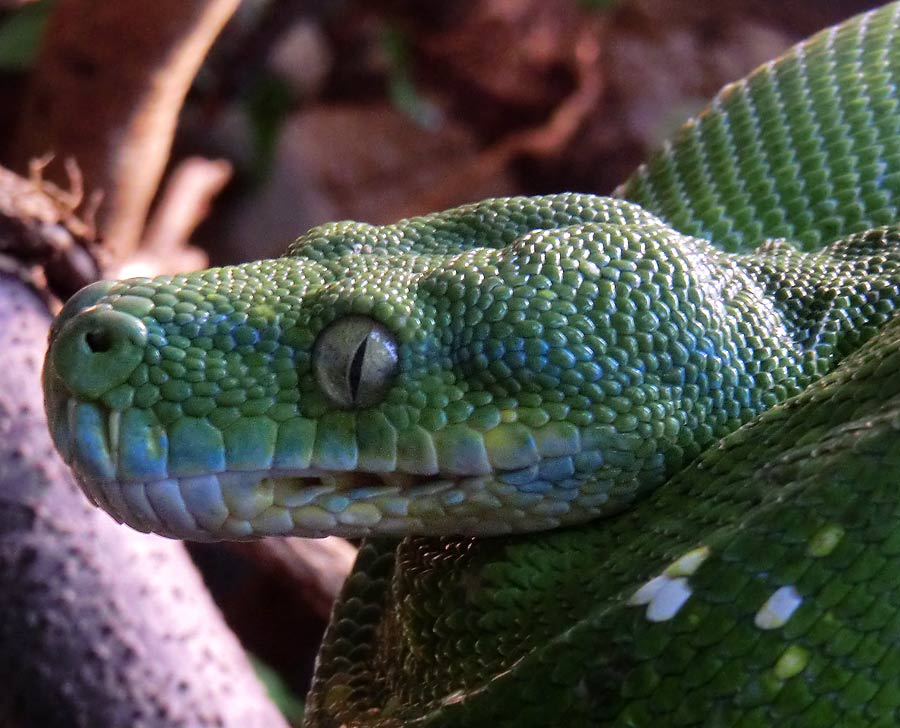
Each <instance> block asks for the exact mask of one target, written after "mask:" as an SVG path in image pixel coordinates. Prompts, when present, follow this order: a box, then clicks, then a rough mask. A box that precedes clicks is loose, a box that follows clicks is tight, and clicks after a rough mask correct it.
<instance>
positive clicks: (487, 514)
mask: <svg viewBox="0 0 900 728" xmlns="http://www.w3.org/2000/svg"><path fill="white" fill-rule="evenodd" d="M45 391H46V392H47V402H46V405H47V412H48V414H49V417H50V423H51V432H52V434H53V439H54V444H55V445H56V447H57V449H58V450H59V451H60V453H62V454H63V456H64V458H65V460H66V462H67V463H68V464H69V465H70V467H72V469H73V472H74V473H75V475H76V478H77V480H78V482H79V484H80V485H81V487H82V489H83V490H84V491H85V493H86V494H87V496H88V497H89V498H90V500H91V501H92V502H93V503H94V504H95V505H97V506H99V507H100V508H102V509H103V510H105V511H107V512H108V513H109V514H110V515H112V516H113V517H114V518H115V519H116V520H117V521H119V522H121V523H125V524H127V525H129V526H131V527H132V528H135V529H137V530H139V531H143V532H154V533H158V534H160V535H164V536H169V537H173V538H186V539H191V540H198V541H208V540H219V539H222V538H228V539H252V538H259V537H264V536H272V535H286V534H292V535H302V536H307V537H320V536H326V535H342V536H346V537H363V536H367V535H372V534H373V533H378V534H396V535H406V534H416V533H441V534H459V533H467V534H473V533H474V534H478V535H499V534H506V533H512V532H519V531H535V530H544V529H549V528H554V527H558V526H559V525H561V524H568V523H578V522H582V521H584V520H587V519H589V518H591V517H593V516H594V515H596V513H598V512H600V511H601V510H602V511H606V510H608V500H609V494H608V492H607V489H606V488H604V487H601V486H602V484H600V483H598V482H593V483H592V482H589V481H587V480H586V479H582V480H581V481H578V480H577V479H576V478H574V477H571V476H574V475H575V471H574V465H572V457H571V456H556V457H546V458H541V459H540V460H539V462H536V463H533V464H531V465H529V466H528V467H525V468H519V469H517V470H493V469H492V470H490V471H489V472H486V473H477V474H459V473H455V474H450V473H441V472H438V473H435V474H432V475H423V474H417V473H409V472H403V471H399V470H394V471H385V472H364V471H359V470H349V471H344V470H327V469H321V468H316V467H309V468H305V469H299V470H293V471H291V470H275V469H260V470H244V471H229V470H221V471H218V472H202V473H196V474H191V475H175V474H172V473H170V472H168V468H167V467H166V466H165V457H164V452H165V449H166V442H165V432H164V430H162V429H158V430H157V431H156V435H155V437H156V438H157V441H156V443H155V448H156V449H158V450H160V451H161V452H163V457H162V458H161V459H156V460H152V461H148V468H147V470H146V471H145V472H144V473H143V474H142V475H141V474H138V473H134V472H132V473H131V475H130V477H128V478H124V477H122V474H121V470H122V463H123V462H124V461H125V460H126V459H127V458H128V456H127V455H126V454H125V443H124V442H123V437H122V422H123V413H122V412H120V411H117V410H111V409H109V408H106V407H104V406H103V405H102V404H100V403H98V402H83V401H79V400H78V399H77V398H75V397H73V396H71V395H70V394H69V393H67V392H66V391H65V389H64V387H62V386H61V385H60V383H59V382H58V381H54V377H53V374H52V371H48V372H45ZM544 447H545V449H547V448H549V447H555V448H556V450H557V451H558V450H559V442H556V443H555V444H553V445H552V446H548V445H546V444H545V445H544ZM548 452H549V450H548ZM494 459H500V460H503V459H505V460H507V461H509V462H510V463H515V460H516V458H515V457H513V456H512V455H510V454H506V455H505V456H501V455H496V456H495V457H494ZM567 460H568V463H566V462H565V461H567ZM596 460H597V458H596V457H595V458H594V459H593V462H596ZM161 463H162V466H161V465H160V464H161ZM457 465H459V462H457ZM551 474H555V475H568V476H570V477H568V478H561V479H560V481H559V482H558V483H551V482H550V481H548V480H541V477H542V475H543V476H545V477H546V476H548V475H551Z"/></svg>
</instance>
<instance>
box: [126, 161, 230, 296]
mask: <svg viewBox="0 0 900 728" xmlns="http://www.w3.org/2000/svg"><path fill="white" fill-rule="evenodd" d="M231 174H232V166H231V164H230V163H229V162H227V161H225V160H223V159H218V160H212V159H204V158H203V157H188V158H187V159H184V160H182V161H181V162H179V164H178V165H177V166H176V167H175V170H174V171H173V172H172V174H171V175H169V177H168V180H167V182H166V185H165V187H164V189H163V192H162V194H161V196H160V200H159V202H158V203H157V205H156V207H155V209H154V211H153V214H152V215H151V217H150V220H149V222H148V223H147V228H146V230H145V232H144V239H143V242H142V244H141V248H140V250H139V251H138V252H137V253H136V254H135V255H133V256H131V257H130V258H128V260H125V261H121V264H120V265H118V266H116V267H114V268H113V269H112V270H111V271H109V276H110V277H112V278H131V277H133V276H156V275H162V274H167V273H179V272H182V271H187V270H196V269H198V268H205V267H206V266H207V265H208V259H207V256H206V254H205V253H204V252H203V251H202V250H200V249H199V248H195V247H192V246H191V245H190V239H191V234H192V233H193V232H194V229H195V228H196V227H197V225H199V224H200V223H201V222H202V221H203V219H204V218H205V217H206V216H207V214H208V213H209V209H210V207H211V205H212V201H213V199H214V198H215V197H216V195H218V194H219V192H221V191H222V188H223V187H225V185H226V184H228V181H229V180H230V179H231Z"/></svg>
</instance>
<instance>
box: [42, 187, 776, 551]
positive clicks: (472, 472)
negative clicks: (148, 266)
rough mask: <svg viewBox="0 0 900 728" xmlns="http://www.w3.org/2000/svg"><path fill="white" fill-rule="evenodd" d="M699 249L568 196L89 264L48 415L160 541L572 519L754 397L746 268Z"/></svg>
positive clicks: (654, 225)
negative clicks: (279, 241)
mask: <svg viewBox="0 0 900 728" xmlns="http://www.w3.org/2000/svg"><path fill="white" fill-rule="evenodd" d="M710 255H713V253H710V252H709V251H708V250H706V248H704V247H703V243H702V242H701V241H696V240H693V239H690V238H684V237H683V236H679V235H678V234H677V233H675V232H674V231H672V230H671V229H669V228H667V227H666V226H665V225H663V224H662V223H661V222H660V221H659V220H658V219H656V218H654V217H652V216H651V215H649V214H647V213H645V212H644V211H642V210H641V208H639V207H637V206H636V205H632V204H629V203H627V202H624V201H621V200H612V199H609V198H599V197H592V196H584V195H557V196H551V197H540V198H512V199H505V200H490V201H486V202H483V203H479V204H476V205H471V206H467V207H463V208H457V209H455V210H450V211H447V212H444V213H437V214H434V215H430V216H426V217H421V218H413V219H410V220H406V221H402V222H400V223H397V224H396V225H387V226H381V227H376V226H372V225H366V224H360V223H334V224H330V225H326V226H322V227H319V228H315V229H313V230H311V231H310V232H309V233H307V234H306V235H305V236H303V237H302V238H300V239H299V240H298V241H296V242H295V243H294V244H293V245H292V246H291V247H290V249H289V251H288V253H287V254H286V256H285V257H283V258H279V259H275V260H265V261H259V262H255V263H248V264H245V265H239V266H233V267H225V268H215V269H211V270H207V271H201V272H197V273H189V274H183V275H176V276H164V277H158V278H152V279H147V278H137V279H130V280H125V281H119V282H101V283H97V284H94V285H93V286H90V287H88V288H86V289H84V290H83V291H81V292H80V293H79V294H77V295H76V296H75V297H74V298H73V299H72V300H70V301H69V302H68V303H67V304H66V306H65V307H64V309H63V311H62V312H61V313H60V315H59V317H58V318H57V320H56V321H55V323H54V325H53V327H52V331H51V336H50V346H49V351H48V354H47V358H46V363H45V367H44V388H45V393H46V397H45V399H46V409H47V415H48V420H49V425H50V429H51V432H52V435H53V439H54V442H55V444H56V447H57V448H58V449H59V451H60V452H61V453H62V454H63V456H64V457H65V459H66V461H67V462H68V463H69V465H70V466H71V467H72V468H73V470H74V472H75V474H76V476H77V478H78V480H79V482H80V483H81V485H82V486H83V488H84V490H85V491H86V492H87V493H88V495H89V496H90V497H91V498H92V499H93V500H94V501H95V502H96V503H97V504H99V505H100V506H102V507H103V508H104V509H105V510H107V511H108V512H109V513H111V514H112V515H113V516H115V517H116V518H117V519H119V520H121V521H124V522H126V523H128V524H129V525H131V526H133V527H135V528H138V529H141V530H146V531H155V532H159V533H162V534H165V535H170V536H176V537H184V538H192V539H216V538H252V537H256V536H263V535H270V534H288V533H290V534H298V535H307V536H321V535H325V534H339V535H347V536H360V535H366V534H370V533H388V534H407V533H454V534H475V535H488V534H500V533H509V532H517V531H529V530H539V529H545V528H552V527H556V526H559V525H561V524H568V523H578V522H582V521H585V520H587V519H590V518H593V517H595V516H597V515H600V514H603V513H607V512H610V511H614V510H616V509H619V508H621V507H623V506H624V505H626V504H628V503H629V502H630V501H631V500H633V499H634V498H635V497H636V496H637V495H638V494H640V493H642V492H644V491H646V490H647V489H649V488H652V487H654V486H655V485H657V484H659V483H660V482H661V481H662V480H663V479H664V478H665V476H666V473H667V472H668V470H669V468H670V467H672V466H674V465H676V464H678V463H679V462H681V461H682V460H683V459H684V458H685V457H690V456H693V455H694V454H696V453H697V452H699V450H700V448H701V447H702V446H704V445H705V444H708V443H709V442H710V441H712V439H713V438H715V437H716V435H717V433H721V432H722V431H727V430H728V429H733V427H734V426H735V423H738V424H739V423H740V422H741V421H743V420H744V419H748V418H749V416H750V415H751V414H753V413H755V411H756V410H758V409H759V407H760V403H759V402H757V401H754V400H753V398H754V396H755V395H754V394H753V388H752V386H751V385H752V382H751V381H750V380H749V379H747V378H744V379H742V378H741V376H740V371H741V370H740V367H738V366H737V364H735V363H734V362H736V361H738V360H740V352H739V350H738V349H739V347H738V346H737V344H736V343H735V342H736V341H737V339H738V338H739V335H740V331H739V330H738V329H739V328H740V325H741V322H740V320H739V321H738V322H737V323H729V321H730V320H731V319H733V318H734V316H733V315H732V314H733V312H731V313H729V311H726V310H725V309H726V308H727V307H728V306H729V305H732V304H729V303H728V301H732V303H734V302H737V303H734V305H736V306H738V309H740V310H743V308H741V307H742V306H744V307H746V306H745V304H746V299H747V296H750V297H751V298H752V297H753V296H754V295H756V294H755V293H754V290H755V289H754V287H753V285H752V282H748V281H746V280H744V279H742V278H740V275H739V273H740V272H739V271H738V270H737V269H736V268H735V267H734V266H729V265H727V264H724V263H723V262H722V261H715V265H713V263H712V262H711V260H710ZM723 301H724V303H723ZM742 301H743V302H744V303H741V302H742ZM747 315H752V316H757V317H758V316H759V315H760V313H759V310H757V309H754V310H752V311H750V313H749V314H747ZM766 315H768V314H766ZM744 318H746V316H744ZM741 320H743V319H741ZM729 327H730V328H729ZM731 372H738V373H737V374H734V375H733V376H732V375H731Z"/></svg>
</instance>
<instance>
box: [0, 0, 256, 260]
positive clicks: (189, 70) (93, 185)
mask: <svg viewBox="0 0 900 728" xmlns="http://www.w3.org/2000/svg"><path fill="white" fill-rule="evenodd" d="M238 4H239V0H158V1H157V2H152V3H135V2H106V0H59V2H58V3H57V5H56V7H55V9H54V11H53V13H52V14H51V16H50V23H49V25H48V27H47V30H46V33H45V34H44V36H43V41H42V49H41V52H40V54H39V56H38V60H37V64H36V66H35V69H34V73H33V77H32V80H31V86H30V90H29V93H28V96H27V98H26V99H25V104H24V108H23V112H22V114H21V116H20V118H19V132H18V135H17V137H18V138H17V143H16V144H15V145H13V149H14V151H15V153H16V155H17V156H18V159H17V164H18V166H19V167H20V170H21V169H24V168H25V166H26V165H27V162H28V160H29V159H31V158H32V157H40V156H43V155H45V154H47V153H53V154H56V155H58V156H62V157H73V158H74V159H75V160H76V162H77V163H78V165H79V166H80V168H81V170H82V172H83V174H84V179H85V189H86V190H87V191H88V192H92V191H94V190H102V191H103V193H104V194H105V200H104V202H103V205H102V206H101V208H100V217H99V223H100V229H101V232H102V233H103V236H104V238H105V239H106V242H107V245H108V246H109V248H110V250H111V251H112V252H113V253H114V254H115V255H116V256H118V257H124V256H126V255H127V254H129V253H131V252H133V251H134V249H135V248H136V246H137V244H138V242H139V240H140V236H141V231H142V229H143V225H144V221H145V219H146V217H147V210H148V208H149V206H150V203H151V200H152V198H153V195H154V193H155V192H156V189H157V187H158V185H159V179H160V177H161V175H162V172H163V169H164V167H165V163H166V160H167V159H168V155H169V148H170V146H171V142H172V136H173V134H174V131H175V125H176V122H177V120H178V112H179V110H180V109H181V104H182V100H183V99H184V95H185V94H186V93H187V90H188V87H189V86H190V84H191V81H192V80H193V79H194V76H195V74H196V72H197V69H198V68H199V67H200V63H201V61H202V60H203V58H204V57H205V55H206V51H207V49H208V48H209V46H210V44H211V43H212V41H213V40H214V39H215V38H216V36H217V35H218V33H219V31H220V30H221V28H222V26H223V25H224V23H225V22H226V21H227V20H228V19H229V18H230V17H231V15H232V14H233V13H234V11H235V9H236V8H237V6H238Z"/></svg>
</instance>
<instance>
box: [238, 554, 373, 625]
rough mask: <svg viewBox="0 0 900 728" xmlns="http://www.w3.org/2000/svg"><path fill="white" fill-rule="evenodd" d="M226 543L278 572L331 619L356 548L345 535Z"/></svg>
mask: <svg viewBox="0 0 900 728" xmlns="http://www.w3.org/2000/svg"><path fill="white" fill-rule="evenodd" d="M226 547H227V548H228V549H229V550H231V551H235V552H238V553H243V554H247V555H249V556H250V557H251V558H252V559H253V561H254V563H255V564H256V565H258V566H259V567H260V568H261V569H263V570H264V571H267V572H269V573H270V574H272V575H274V576H276V577H277V578H278V580H279V581H280V582H282V583H284V584H285V585H287V586H288V587H289V588H290V589H291V590H292V591H293V592H294V593H295V594H296V596H297V600H298V601H299V602H301V603H303V604H305V605H307V606H308V607H309V608H310V610H311V611H312V612H313V613H315V614H316V615H318V616H319V617H321V618H322V619H324V620H327V619H328V617H329V615H330V614H331V607H332V605H333V604H334V600H335V599H336V598H337V595H338V592H340V590H341V586H343V583H344V579H346V578H347V574H349V573H350V568H351V567H352V566H353V561H354V559H355V558H356V548H355V547H354V546H352V545H351V544H350V543H348V542H347V541H345V540H344V539H342V538H334V537H331V538H323V539H315V540H312V539H303V538H278V539H275V538H272V539H265V540H263V541H251V542H246V543H237V542H231V543H228V544H226Z"/></svg>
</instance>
